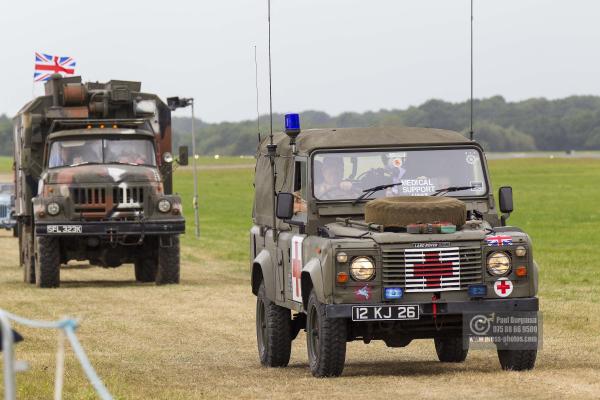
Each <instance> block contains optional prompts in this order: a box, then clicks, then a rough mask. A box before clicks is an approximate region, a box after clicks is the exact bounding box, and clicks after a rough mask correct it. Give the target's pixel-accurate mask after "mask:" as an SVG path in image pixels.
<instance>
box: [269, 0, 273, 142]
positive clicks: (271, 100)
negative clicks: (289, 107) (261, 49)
mask: <svg viewBox="0 0 600 400" xmlns="http://www.w3.org/2000/svg"><path fill="white" fill-rule="evenodd" d="M268 2H269V4H268V7H269V14H268V18H269V118H270V123H271V130H270V139H271V142H270V143H271V144H273V88H272V76H271V0H268Z"/></svg>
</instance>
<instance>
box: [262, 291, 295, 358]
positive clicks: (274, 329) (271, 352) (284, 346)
mask: <svg viewBox="0 0 600 400" xmlns="http://www.w3.org/2000/svg"><path fill="white" fill-rule="evenodd" d="M256 342H257V344H258V356H259V357H260V363H261V364H262V365H264V366H265V367H286V366H287V365H288V363H289V362H290V355H291V353H292V319H291V317H290V310H288V309H287V308H283V307H281V306H278V305H277V304H275V303H273V302H271V300H269V299H268V298H267V291H266V289H265V283H264V281H263V282H261V284H260V287H259V288H258V295H257V296H256Z"/></svg>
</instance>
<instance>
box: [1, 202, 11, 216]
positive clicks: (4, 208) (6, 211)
mask: <svg viewBox="0 0 600 400" xmlns="http://www.w3.org/2000/svg"><path fill="white" fill-rule="evenodd" d="M9 214H10V207H9V206H8V205H7V204H0V218H6V217H8V215H9Z"/></svg>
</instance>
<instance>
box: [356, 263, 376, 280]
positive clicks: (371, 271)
mask: <svg viewBox="0 0 600 400" xmlns="http://www.w3.org/2000/svg"><path fill="white" fill-rule="evenodd" d="M350 275H352V279H354V280H355V281H368V280H370V279H372V278H373V276H375V265H373V261H371V259H370V258H369V257H356V258H355V259H354V260H352V264H351V265H350Z"/></svg>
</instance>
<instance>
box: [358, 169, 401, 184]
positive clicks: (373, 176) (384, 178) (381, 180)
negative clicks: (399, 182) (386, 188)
mask: <svg viewBox="0 0 600 400" xmlns="http://www.w3.org/2000/svg"><path fill="white" fill-rule="evenodd" d="M392 181H393V177H392V174H391V172H390V171H389V170H387V169H385V168H373V169H370V170H368V171H365V172H363V173H362V174H360V175H359V176H358V177H357V178H356V182H357V183H358V186H360V187H361V188H362V189H368V188H371V187H373V186H378V185H387V184H388V183H392Z"/></svg>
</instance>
